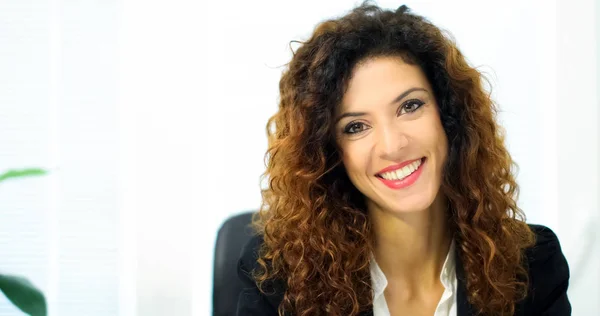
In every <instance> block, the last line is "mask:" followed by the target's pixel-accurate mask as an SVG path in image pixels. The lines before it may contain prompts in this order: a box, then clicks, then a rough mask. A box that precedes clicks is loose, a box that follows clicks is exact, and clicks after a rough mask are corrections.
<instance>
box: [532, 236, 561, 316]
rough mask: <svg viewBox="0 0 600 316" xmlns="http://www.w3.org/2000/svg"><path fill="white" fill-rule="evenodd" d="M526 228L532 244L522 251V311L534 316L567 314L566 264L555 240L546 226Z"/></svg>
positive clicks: (556, 239)
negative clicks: (525, 275)
mask: <svg viewBox="0 0 600 316" xmlns="http://www.w3.org/2000/svg"><path fill="white" fill-rule="evenodd" d="M529 227H530V229H531V230H532V232H533V233H534V234H535V244H534V246H532V247H530V248H529V249H527V250H526V257H527V263H528V271H529V292H528V295H527V298H526V300H525V301H524V302H523V305H524V306H523V308H524V309H525V310H526V311H528V312H529V313H533V314H536V315H537V314H538V313H539V314H541V313H545V314H544V315H571V305H570V303H569V300H568V297H567V288H568V286H569V277H570V273H569V265H568V263H567V260H566V258H565V256H564V254H563V252H562V248H561V245H560V242H559V240H558V237H557V236H556V234H555V233H554V231H552V229H550V228H548V227H546V226H543V225H532V224H530V225H529Z"/></svg>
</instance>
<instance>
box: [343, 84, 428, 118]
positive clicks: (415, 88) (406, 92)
mask: <svg viewBox="0 0 600 316" xmlns="http://www.w3.org/2000/svg"><path fill="white" fill-rule="evenodd" d="M415 91H425V92H429V91H427V89H425V88H419V87H414V88H410V89H408V90H406V91H404V92H402V93H400V95H398V96H397V97H396V98H395V99H394V100H392V102H390V105H392V104H395V103H398V102H399V101H400V100H402V99H404V98H405V97H406V96H407V95H409V94H410V93H411V92H415ZM365 114H367V113H365V112H346V113H343V114H341V115H340V116H338V117H337V118H336V119H335V123H334V124H337V123H338V122H339V121H340V120H341V119H343V118H346V117H358V116H363V115H365Z"/></svg>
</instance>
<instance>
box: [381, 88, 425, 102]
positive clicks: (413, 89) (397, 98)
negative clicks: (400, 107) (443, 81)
mask: <svg viewBox="0 0 600 316" xmlns="http://www.w3.org/2000/svg"><path fill="white" fill-rule="evenodd" d="M414 91H425V92H429V91H427V89H425V88H419V87H414V88H410V89H408V90H406V91H404V92H402V93H400V95H399V96H397V97H396V98H395V99H394V100H393V101H392V102H390V105H392V104H395V103H398V102H399V101H400V100H402V99H404V98H405V97H406V96H407V95H409V94H410V93H411V92H414Z"/></svg>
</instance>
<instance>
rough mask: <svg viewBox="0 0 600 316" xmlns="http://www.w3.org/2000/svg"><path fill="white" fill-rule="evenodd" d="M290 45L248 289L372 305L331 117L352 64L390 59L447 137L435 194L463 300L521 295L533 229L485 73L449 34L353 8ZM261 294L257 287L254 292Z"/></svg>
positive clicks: (387, 13)
mask: <svg viewBox="0 0 600 316" xmlns="http://www.w3.org/2000/svg"><path fill="white" fill-rule="evenodd" d="M301 44H302V45H301V46H300V47H299V48H298V49H297V50H296V51H295V52H294V54H293V58H292V60H291V62H290V63H289V64H288V65H287V66H288V67H287V69H286V70H285V72H284V73H283V75H282V78H281V81H280V83H279V89H280V103H279V109H278V111H277V113H276V114H275V115H273V116H272V117H271V118H270V119H269V122H268V124H267V134H268V137H269V148H268V151H267V153H266V155H265V160H266V165H267V169H266V171H265V173H264V174H263V178H262V179H263V180H265V179H268V181H266V184H267V186H266V187H265V188H264V189H263V191H262V197H263V202H262V205H261V209H260V211H259V212H258V213H257V214H256V216H255V218H254V220H253V224H254V226H255V228H256V229H257V231H258V232H259V233H260V234H262V235H263V239H264V243H263V246H262V248H261V251H260V255H259V260H258V262H259V264H260V266H261V268H262V269H258V270H260V271H255V273H254V277H255V278H256V281H257V283H258V285H259V288H260V287H261V285H262V284H263V283H264V282H265V281H266V280H269V279H272V278H279V279H281V280H283V281H285V284H286V286H287V287H286V292H285V295H284V298H283V302H282V304H281V305H280V306H279V314H280V315H283V314H286V313H288V312H289V313H293V314H296V315H302V316H306V315H323V314H327V315H356V314H357V313H359V312H361V311H363V310H366V309H368V308H370V306H371V305H372V303H373V302H372V288H371V284H370V273H369V260H370V255H371V252H372V250H373V246H372V244H373V243H372V240H373V232H372V228H371V224H370V222H369V218H368V216H367V211H366V207H365V202H364V197H363V195H362V194H361V193H360V192H359V191H358V190H357V189H356V188H355V187H354V186H353V185H352V183H351V182H350V180H349V178H348V176H347V175H346V173H345V170H344V168H343V165H342V164H341V157H340V151H339V148H338V147H337V145H336V143H335V139H334V136H333V125H334V124H333V123H334V122H333V120H334V117H333V116H334V111H335V108H336V106H338V105H339V103H340V101H341V99H342V96H343V94H344V92H345V90H346V88H347V84H348V81H349V79H350V76H351V72H352V69H353V68H354V66H356V65H357V63H359V62H362V61H365V60H366V59H369V58H374V57H379V56H398V57H401V58H402V59H403V60H404V61H405V62H407V63H410V64H413V65H418V66H420V67H421V69H422V70H423V71H424V73H425V74H426V76H427V79H428V80H429V81H430V83H431V84H432V87H433V89H434V94H435V97H436V99H437V104H438V107H439V113H440V117H441V121H442V125H443V127H444V130H445V133H446V135H447V137H448V142H449V149H448V158H447V161H446V165H445V168H444V174H443V181H442V182H443V183H442V186H441V190H442V192H443V193H444V194H445V195H446V196H447V198H448V202H449V204H450V205H449V206H450V208H449V209H450V210H451V211H450V213H449V216H450V218H451V220H450V221H451V229H452V230H453V233H454V238H455V241H456V244H457V250H458V254H459V259H460V260H461V261H462V262H463V265H464V269H465V278H466V287H467V293H469V294H468V300H469V302H470V303H471V304H473V306H475V307H476V309H478V311H479V312H480V313H483V314H486V315H512V314H513V313H514V309H515V303H516V302H517V301H519V300H521V299H523V298H524V297H525V296H526V293H527V286H528V277H527V270H526V269H527V268H526V266H525V263H524V261H525V260H524V249H525V248H528V247H530V246H532V245H533V243H534V234H533V233H532V232H531V230H530V228H529V227H528V226H527V224H526V223H525V215H524V214H523V212H522V211H521V210H520V209H519V208H518V207H517V204H516V198H517V195H518V186H517V183H516V181H515V177H514V175H513V172H514V171H515V169H516V164H515V163H514V162H513V161H512V159H511V157H510V155H509V153H508V151H507V149H506V147H505V145H504V136H503V130H502V129H501V127H500V126H498V124H497V123H496V120H495V118H496V112H497V109H496V105H495V104H494V102H493V101H492V100H491V98H490V95H489V94H488V93H487V92H486V90H485V88H484V86H483V81H484V80H485V78H484V76H483V75H482V74H481V73H480V72H479V71H478V70H476V69H475V68H474V67H471V66H469V65H468V63H467V61H466V60H465V58H464V57H463V55H462V54H461V52H460V51H459V50H458V48H457V46H456V44H455V43H454V41H453V39H452V38H451V36H450V35H448V34H447V33H445V32H442V31H441V30H440V29H439V28H438V27H436V26H434V25H433V24H432V23H431V22H429V21H428V20H427V19H425V18H424V17H421V16H418V15H416V14H413V13H412V12H410V11H409V9H408V8H407V7H406V6H401V7H400V8H398V10H396V11H392V10H383V9H381V8H379V7H378V6H376V5H372V4H369V3H363V4H362V5H360V6H359V7H357V8H355V9H353V10H352V11H350V12H349V13H348V14H347V15H345V16H343V17H341V18H338V19H332V20H328V21H325V22H323V23H321V24H319V25H318V26H317V27H316V29H315V30H314V33H313V34H312V36H311V37H310V39H308V40H307V41H305V42H302V43H301ZM261 291H262V289H261Z"/></svg>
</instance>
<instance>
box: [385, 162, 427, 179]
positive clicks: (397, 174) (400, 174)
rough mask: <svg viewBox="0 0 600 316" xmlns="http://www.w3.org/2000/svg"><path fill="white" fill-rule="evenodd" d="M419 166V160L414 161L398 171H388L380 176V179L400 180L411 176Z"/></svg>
mask: <svg viewBox="0 0 600 316" xmlns="http://www.w3.org/2000/svg"><path fill="white" fill-rule="evenodd" d="M420 165H421V159H419V160H416V161H414V162H413V163H411V164H410V165H406V166H404V167H402V168H400V169H398V170H394V171H390V172H386V173H383V174H381V177H382V178H384V179H386V180H401V179H404V178H406V177H408V176H409V175H411V174H412V173H413V172H415V170H417V169H418V168H419V166H420Z"/></svg>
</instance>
